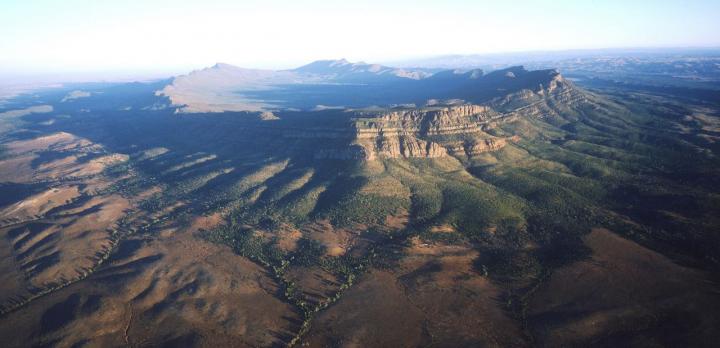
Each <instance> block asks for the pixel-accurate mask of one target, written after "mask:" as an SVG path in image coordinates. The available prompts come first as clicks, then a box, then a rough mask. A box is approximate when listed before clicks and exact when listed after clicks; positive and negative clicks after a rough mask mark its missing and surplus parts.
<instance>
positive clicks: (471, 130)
mask: <svg viewBox="0 0 720 348" xmlns="http://www.w3.org/2000/svg"><path fill="white" fill-rule="evenodd" d="M546 74H547V80H543V81H541V82H538V83H537V85H536V86H534V88H529V89H522V90H519V91H517V92H514V93H510V94H507V95H505V96H503V97H499V98H495V99H492V100H491V101H489V102H488V103H486V104H481V105H479V104H461V105H446V106H429V107H420V108H408V107H406V108H394V109H387V110H385V111H355V112H353V116H354V117H352V123H351V128H352V130H351V131H350V132H349V133H344V132H341V131H340V130H336V131H334V132H333V133H332V134H334V135H340V134H342V135H341V136H345V137H349V138H350V145H349V146H346V147H344V148H336V149H324V150H319V151H318V152H316V155H315V157H316V158H332V159H358V160H373V159H383V158H438V157H444V156H454V157H458V158H465V159H469V158H472V157H473V156H477V155H479V154H482V153H485V152H490V151H497V150H499V149H501V148H503V147H504V146H506V145H507V144H508V140H512V141H515V140H517V139H508V138H501V137H495V136H492V135H491V134H489V133H488V132H487V131H488V130H489V129H492V128H494V127H497V126H498V125H499V124H502V123H504V122H512V121H513V120H516V119H518V118H521V117H550V116H553V115H557V114H558V112H560V109H562V108H566V109H573V108H576V107H581V106H584V105H586V104H588V103H589V101H588V100H587V99H586V97H585V95H584V94H583V93H582V92H581V91H579V90H578V89H576V88H574V86H573V85H572V84H571V83H570V82H568V81H567V80H565V79H564V78H563V77H562V76H561V75H560V74H558V73H557V72H554V71H548V72H546ZM510 78H512V77H510ZM326 133H327V134H330V133H328V132H326ZM310 134H315V135H319V134H320V132H314V133H313V132H310V131H305V132H301V133H298V134H297V136H308V135H310Z"/></svg>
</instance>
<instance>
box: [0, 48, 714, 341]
mask: <svg viewBox="0 0 720 348" xmlns="http://www.w3.org/2000/svg"><path fill="white" fill-rule="evenodd" d="M588 64H590V63H588ZM602 66H606V65H605V63H603V64H602ZM639 70H642V69H639ZM651 70H652V69H651ZM562 71H563V74H561V73H560V71H558V70H556V69H540V70H528V69H525V68H523V67H521V66H510V67H506V68H502V69H499V70H488V72H485V71H482V70H479V69H475V68H473V67H468V68H467V69H462V70H457V69H454V70H447V69H432V68H417V69H414V68H403V69H398V68H393V67H387V66H382V65H375V64H365V63H350V62H348V61H345V60H321V61H316V62H313V63H310V64H308V65H305V66H301V67H299V68H296V69H290V70H278V71H273V70H256V69H243V68H239V67H234V66H231V65H228V64H216V65H215V66H212V67H208V68H205V69H202V70H197V71H193V72H190V73H188V74H186V75H182V76H176V77H172V78H170V79H164V80H157V81H153V82H146V83H91V84H69V85H66V86H63V87H59V88H47V89H40V90H34V91H32V92H30V93H24V94H19V95H17V96H15V97H13V98H11V99H8V100H6V101H5V102H4V103H3V104H0V145H1V146H0V337H2V343H3V346H6V347H27V346H67V347H80V346H90V347H116V346H118V347H119V346H192V347H194V346H200V347H206V346H216V347H217V346H223V347H224V346H233V347H277V346H302V347H306V346H307V347H418V346H437V347H480V346H483V347H484V346H488V347H533V346H541V347H558V346H562V347H575V346H577V347H580V346H582V347H586V346H597V347H618V346H640V347H658V346H667V347H678V346H683V347H684V346H698V347H700V346H707V347H712V346H714V345H716V342H717V340H718V337H720V331H719V329H718V328H720V315H718V313H720V296H719V295H718V294H719V293H720V287H719V286H718V282H717V280H718V274H720V273H718V272H719V271H720V261H719V260H718V258H717V250H719V249H720V236H719V235H718V234H717V231H718V226H720V218H719V217H720V189H719V188H720V182H719V181H718V180H719V178H720V157H718V156H719V155H720V104H719V103H718V100H717V99H714V97H713V94H712V93H711V92H708V91H707V90H704V89H702V88H704V87H703V86H705V85H704V84H702V83H699V82H698V83H696V84H694V85H692V86H693V87H692V88H689V87H688V88H684V87H678V86H679V85H676V86H675V87H673V88H675V89H668V88H667V86H665V85H664V81H666V79H665V78H664V76H665V75H663V76H661V75H660V74H656V75H652V74H651V75H644V77H643V78H644V81H654V83H655V85H653V88H646V87H647V86H645V87H643V88H640V87H638V86H637V85H635V84H629V83H628V84H625V83H620V82H618V83H613V84H600V83H597V81H595V80H585V79H579V78H578V79H575V78H573V80H571V79H570V78H565V77H564V70H562ZM620 73H621V72H619V73H618V74H620ZM623 76H625V78H626V79H631V75H627V74H626V75H623ZM646 83H648V82H646ZM687 83H691V82H687ZM670 91H675V92H677V93H669V92H670Z"/></svg>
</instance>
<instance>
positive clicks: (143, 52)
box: [0, 0, 720, 74]
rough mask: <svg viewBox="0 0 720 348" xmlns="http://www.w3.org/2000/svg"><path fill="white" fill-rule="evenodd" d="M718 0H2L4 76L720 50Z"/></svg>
mask: <svg viewBox="0 0 720 348" xmlns="http://www.w3.org/2000/svg"><path fill="white" fill-rule="evenodd" d="M719 15H720V1H719V0H682V1H676V0H647V1H645V0H634V1H633V0H623V1H619V0H603V1H591V0H572V1H569V0H555V1H540V0H517V1H512V0H506V1H484V0H474V1H462V0H444V1H423V0H413V1H392V0H382V1H377V0H362V1H340V0H316V1H301V0H295V1H272V0H261V1H242V0H203V1H182V0H174V1H168V0H123V1H109V0H0V74H2V73H6V74H7V73H17V74H22V73H55V74H60V73H80V72H84V73H92V72H99V71H105V72H107V71H136V72H143V71H155V72H170V71H187V70H190V69H195V68H201V67H204V66H210V65H212V64H214V63H216V62H225V63H230V64H234V65H239V66H244V67H254V68H289V67H295V66H299V65H302V64H304V63H307V62H310V61H313V60H317V59H337V58H347V59H349V60H351V61H366V62H383V61H397V60H402V59H409V58H420V57H430V56H436V55H445V54H482V53H497V52H516V51H535V50H564V49H586V48H614V47H718V46H720V20H718V16H719Z"/></svg>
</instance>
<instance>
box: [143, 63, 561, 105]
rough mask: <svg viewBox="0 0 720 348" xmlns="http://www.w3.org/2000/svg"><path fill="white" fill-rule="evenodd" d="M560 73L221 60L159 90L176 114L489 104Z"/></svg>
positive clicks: (547, 81) (539, 85)
mask: <svg viewBox="0 0 720 348" xmlns="http://www.w3.org/2000/svg"><path fill="white" fill-rule="evenodd" d="M556 78H560V77H559V74H558V73H557V71H554V70H541V71H527V70H526V69H524V68H523V67H521V66H516V67H511V68H507V69H503V70H499V71H494V72H492V73H490V74H487V75H485V74H484V73H483V71H482V70H479V69H472V70H467V71H464V70H445V71H438V70H432V69H397V68H393V67H387V66H383V65H378V64H366V63H351V62H348V61H347V60H345V59H340V60H319V61H315V62H312V63H310V64H307V65H304V66H301V67H299V68H296V69H292V70H258V69H244V68H239V67H235V66H232V65H229V64H222V63H218V64H216V65H214V66H213V67H210V68H205V69H202V70H198V71H193V72H191V73H190V74H188V75H183V76H178V77H176V78H175V79H173V81H172V83H170V84H169V85H167V86H165V87H164V88H163V89H161V90H160V91H158V92H157V94H158V95H161V96H166V97H168V98H169V99H170V101H171V103H172V104H173V105H174V106H176V107H178V111H179V112H185V113H194V112H223V111H263V110H264V111H270V110H287V109H300V110H312V109H318V108H321V107H343V108H345V107H352V108H362V107H368V106H391V105H399V104H416V105H423V104H425V103H427V101H428V100H431V99H462V100H466V101H468V102H473V103H479V102H486V101H489V100H490V99H492V98H496V97H500V96H503V95H506V94H508V93H513V92H517V91H519V90H524V89H527V90H534V91H536V90H538V89H542V88H543V87H542V86H548V85H549V84H551V83H552V81H553V80H554V79H556Z"/></svg>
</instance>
